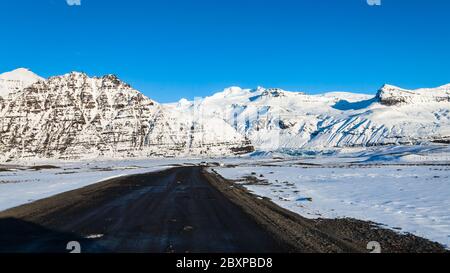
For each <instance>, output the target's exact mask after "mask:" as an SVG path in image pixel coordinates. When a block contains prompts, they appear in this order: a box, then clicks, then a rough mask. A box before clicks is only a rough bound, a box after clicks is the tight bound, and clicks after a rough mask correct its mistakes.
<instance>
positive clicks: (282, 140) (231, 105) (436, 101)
mask: <svg viewBox="0 0 450 273" xmlns="http://www.w3.org/2000/svg"><path fill="white" fill-rule="evenodd" d="M448 88H449V86H444V87H439V88H436V89H419V90H414V91H410V90H403V89H398V92H396V91H395V90H393V87H391V86H387V85H386V86H384V87H383V88H382V89H381V90H380V91H379V92H378V93H377V95H376V96H370V95H361V94H351V93H342V92H341V93H336V92H335V93H328V94H324V95H306V94H304V93H299V92H288V91H284V90H281V89H264V88H257V89H254V90H250V89H241V88H238V87H232V88H228V89H225V90H224V91H223V92H220V93H217V94H215V95H213V96H211V97H207V98H205V99H204V100H202V101H200V102H198V103H197V104H196V105H194V103H191V106H190V107H197V108H199V110H197V111H198V112H202V113H204V116H205V117H216V118H223V119H224V120H226V121H227V123H228V124H230V125H232V126H233V127H234V128H235V129H236V130H237V131H238V132H239V133H241V134H243V135H245V136H246V137H248V139H249V140H250V141H251V143H252V144H253V145H254V146H255V148H256V149H258V150H268V151H273V150H282V149H301V148H307V149H324V148H333V147H349V146H350V147H352V146H374V145H389V144H416V143H420V142H427V141H431V142H444V143H445V142H448V141H450V114H449V111H450V101H449V99H450V94H449V89H448ZM177 107H178V108H186V102H184V103H183V104H181V105H179V106H177Z"/></svg>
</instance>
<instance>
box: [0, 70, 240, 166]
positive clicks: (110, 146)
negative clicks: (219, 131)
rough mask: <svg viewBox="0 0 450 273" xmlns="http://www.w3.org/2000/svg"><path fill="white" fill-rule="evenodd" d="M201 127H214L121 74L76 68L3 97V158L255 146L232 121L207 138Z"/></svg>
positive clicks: (217, 152) (176, 153)
mask: <svg viewBox="0 0 450 273" xmlns="http://www.w3.org/2000/svg"><path fill="white" fill-rule="evenodd" d="M213 124H214V123H213ZM222 126H224V124H222ZM202 128H204V129H205V130H209V131H211V130H212V129H211V128H208V125H207V124H206V125H205V124H202V123H198V122H196V123H194V121H190V120H189V119H184V120H174V119H173V117H172V116H171V114H170V113H169V112H167V111H166V109H165V107H163V106H161V105H159V104H157V103H156V102H154V101H152V100H151V99H149V98H147V97H146V96H144V95H143V94H141V93H140V92H138V91H136V90H134V89H133V88H131V87H130V86H129V85H128V84H125V83H123V82H122V81H120V80H119V79H118V78H117V77H116V76H114V75H107V76H104V77H101V78H97V77H95V78H89V77H88V76H87V75H86V74H83V73H77V72H73V73H70V74H66V75H63V76H58V77H52V78H50V79H48V80H45V81H39V82H37V83H34V84H32V85H31V86H29V87H26V88H24V89H23V90H22V91H20V92H17V93H11V94H10V95H9V96H7V97H6V99H4V101H3V102H2V103H1V104H0V157H1V160H3V161H5V160H11V159H17V158H30V157H45V158H62V159H79V158H95V157H100V156H103V157H132V156H179V155H199V154H205V153H210V154H214V155H220V154H225V155H227V154H233V153H234V151H239V150H240V149H245V148H246V147H247V146H248V142H247V141H246V140H245V138H244V137H243V136H241V135H239V134H238V133H236V132H235V131H234V130H232V128H231V127H230V126H229V130H228V135H223V136H222V135H215V134H214V133H212V134H208V137H203V133H202V132H201V129H202ZM223 137H227V139H223Z"/></svg>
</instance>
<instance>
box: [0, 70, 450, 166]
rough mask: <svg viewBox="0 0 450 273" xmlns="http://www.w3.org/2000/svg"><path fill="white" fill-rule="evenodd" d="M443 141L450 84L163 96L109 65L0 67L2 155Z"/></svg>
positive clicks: (226, 151) (220, 151)
mask: <svg viewBox="0 0 450 273" xmlns="http://www.w3.org/2000/svg"><path fill="white" fill-rule="evenodd" d="M430 142H433V143H450V84H449V85H444V86H441V87H437V88H429V89H418V90H406V89H402V88H399V87H395V86H391V85H385V86H383V87H382V88H381V89H380V90H378V92H376V94H374V95H363V94H352V93H345V92H334V93H326V94H322V95H308V94H305V93H301V92H290V91H285V90H282V89H276V88H271V89H266V88H262V87H258V88H255V89H242V88H239V87H231V88H227V89H225V90H223V91H222V92H218V93H216V94H214V95H212V96H209V97H206V98H203V99H196V100H194V101H189V100H186V99H181V100H180V101H179V102H176V103H167V104H160V103H158V102H156V101H154V100H152V99H150V98H148V97H147V96H145V95H143V94H142V93H140V92H139V91H137V90H135V89H133V88H132V87H131V86H130V85H129V84H127V83H125V82H123V81H121V80H120V79H119V78H118V77H116V76H115V75H105V76H102V77H89V76H88V75H86V74H84V73H79V72H72V73H68V74H65V75H61V76H55V77H50V78H48V79H44V78H42V77H39V76H38V75H36V74H34V73H33V72H31V71H29V70H27V69H23V68H21V69H17V70H14V71H11V72H7V73H4V74H0V161H4V162H5V161H13V160H17V159H27V158H54V159H68V160H77V159H88V158H124V157H190V156H232V155H239V154H245V153H250V152H253V151H298V150H323V149H334V148H340V147H366V146H377V145H399V144H402V145H408V144H421V143H430Z"/></svg>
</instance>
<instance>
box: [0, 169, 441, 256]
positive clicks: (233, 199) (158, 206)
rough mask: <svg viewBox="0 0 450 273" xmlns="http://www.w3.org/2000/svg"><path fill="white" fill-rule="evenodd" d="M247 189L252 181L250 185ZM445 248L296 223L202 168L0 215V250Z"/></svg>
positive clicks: (342, 224)
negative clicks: (71, 244)
mask: <svg viewBox="0 0 450 273" xmlns="http://www.w3.org/2000/svg"><path fill="white" fill-rule="evenodd" d="M249 183H254V181H253V182H252V181H249ZM72 241H76V242H78V243H79V245H80V246H81V252H84V253H92V252H93V253H96V252H100V253H110V252H112V253H116V252H119V253H126V252H132V253H240V252H250V253H276V252H366V253H367V252H369V250H368V249H367V245H368V243H369V242H373V241H375V242H377V243H379V245H380V246H381V250H382V252H446V250H445V248H443V247H442V246H441V245H439V244H437V243H434V242H430V241H428V240H426V239H423V238H420V237H417V236H414V235H412V234H401V233H398V232H395V231H392V230H389V229H382V228H380V227H379V226H378V225H377V224H375V223H371V222H365V221H359V220H356V219H317V220H312V219H305V218H303V217H301V216H300V215H298V214H295V213H293V212H291V211H288V210H285V209H283V208H281V207H279V206H277V205H276V204H274V203H273V202H272V201H270V200H268V199H265V198H258V197H256V196H254V195H253V194H251V193H250V192H248V191H247V190H246V189H245V187H243V186H241V185H238V184H236V183H235V182H233V181H228V180H226V179H224V178H222V177H220V176H219V175H217V174H214V173H211V172H205V171H204V170H203V168H202V167H180V168H173V169H170V170H166V171H162V172H158V173H149V174H141V175H133V176H127V177H120V178H115V179H111V180H108V181H105V182H101V183H97V184H94V185H91V186H88V187H85V188H81V189H77V190H74V191H70V192H66V193H62V194H59V195H56V196H53V197H50V198H47V199H43V200H39V201H36V202H34V203H31V204H26V205H23V206H20V207H17V208H13V209H10V210H7V211H4V212H0V253H1V252H6V253H14V252H19V253H23V252H31V253H46V252H51V253H55V252H63V253H64V252H66V253H67V252H69V251H68V250H67V249H66V248H67V244H68V243H69V242H72Z"/></svg>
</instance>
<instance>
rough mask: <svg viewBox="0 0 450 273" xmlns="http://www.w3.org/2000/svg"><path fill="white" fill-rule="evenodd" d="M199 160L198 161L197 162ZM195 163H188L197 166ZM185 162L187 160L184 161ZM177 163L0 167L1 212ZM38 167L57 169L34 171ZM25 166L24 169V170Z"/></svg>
mask: <svg viewBox="0 0 450 273" xmlns="http://www.w3.org/2000/svg"><path fill="white" fill-rule="evenodd" d="M197 161H198V160H197ZM197 161H196V160H189V161H188V162H192V163H196V162H197ZM183 162H186V161H183ZM183 162H180V161H177V160H124V161H98V162H95V161H90V162H76V163H69V162H67V163H58V162H52V161H42V162H36V163H34V164H29V163H28V164H26V162H21V163H18V164H17V165H3V166H2V165H0V211H2V210H5V209H8V208H12V207H16V206H19V205H23V204H26V203H30V202H33V201H36V200H39V199H43V198H46V197H50V196H53V195H56V194H59V193H63V192H66V191H70V190H74V189H78V188H82V187H85V186H88V185H90V184H94V183H97V182H101V181H104V180H107V179H110V178H114V177H119V176H125V175H132V174H139V173H147V172H153V171H159V170H164V169H167V168H171V167H173V166H174V165H175V164H182V163H183ZM33 165H34V166H35V167H39V166H46V165H47V166H56V167H57V168H50V169H48V168H44V169H40V167H39V168H38V170H35V169H33V168H34V167H33ZM24 166H27V167H24Z"/></svg>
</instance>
